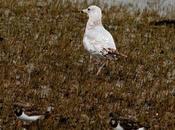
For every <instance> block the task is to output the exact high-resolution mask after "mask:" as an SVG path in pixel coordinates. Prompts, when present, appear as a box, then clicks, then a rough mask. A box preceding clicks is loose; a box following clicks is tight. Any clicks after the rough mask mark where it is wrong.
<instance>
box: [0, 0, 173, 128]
mask: <svg viewBox="0 0 175 130" xmlns="http://www.w3.org/2000/svg"><path fill="white" fill-rule="evenodd" d="M17 3H18V2H16V1H13V0H8V1H6V2H0V7H1V8H0V21H1V22H0V36H1V37H2V38H3V39H1V41H0V72H1V73H0V92H1V94H0V99H1V100H2V101H1V104H0V105H1V106H2V107H0V127H2V128H4V129H14V128H15V121H16V120H17V119H16V117H15V115H14V113H13V110H12V104H13V103H14V102H17V101H19V102H29V103H32V104H35V105H36V106H37V107H39V108H41V109H43V110H44V109H45V108H46V107H47V106H48V105H49V104H52V105H53V106H54V108H55V109H54V113H53V117H52V120H48V121H44V122H43V123H42V124H41V126H40V127H41V129H81V130H82V129H85V130H87V129H94V130H103V129H104V130H106V129H110V127H109V125H108V114H109V112H118V113H120V114H121V115H122V116H124V117H129V116H131V117H132V118H133V119H136V120H138V121H140V122H147V123H149V124H150V126H151V129H152V130H154V129H157V130H160V129H161V130H167V129H168V130H173V129H174V128H175V123H174V122H175V112H174V110H175V103H174V102H175V97H174V95H175V94H174V93H175V44H174V43H175V37H174V34H175V28H174V27H166V26H161V27H155V26H150V25H149V24H148V23H149V21H150V19H151V20H152V19H157V18H159V17H158V16H157V15H156V14H155V13H144V14H143V15H142V16H141V17H140V18H136V17H137V16H138V15H137V14H135V15H130V14H129V13H128V12H127V11H126V9H123V8H121V7H112V8H110V9H109V10H105V11H104V12H103V13H104V17H103V23H104V25H105V27H106V28H107V29H108V30H109V31H110V32H111V33H112V34H113V36H114V39H115V40H116V41H118V48H119V50H120V51H121V52H123V53H125V54H127V55H128V58H127V59H119V60H118V61H116V62H111V63H110V64H109V66H107V67H106V68H105V69H103V70H102V73H101V75H100V76H98V77H97V76H95V75H94V74H95V72H96V70H93V71H91V70H90V67H91V65H89V57H88V54H87V53H85V51H84V49H83V46H82V37H83V33H84V28H85V23H86V20H87V18H86V17H85V16H83V15H82V14H80V13H79V10H80V9H79V8H77V7H76V5H71V4H70V3H65V4H64V5H62V4H61V3H57V4H50V5H46V6H42V4H41V5H37V3H36V2H34V1H29V2H28V3H24V5H22V6H21V5H18V4H17ZM86 6H87V5H86V3H84V4H83V5H82V7H86ZM60 118H61V120H60ZM62 118H63V119H62ZM64 118H68V121H65V120H64Z"/></svg>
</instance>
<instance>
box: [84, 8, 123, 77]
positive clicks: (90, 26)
mask: <svg viewBox="0 0 175 130" xmlns="http://www.w3.org/2000/svg"><path fill="white" fill-rule="evenodd" d="M82 12H83V13H86V14H87V15H88V16H89V19H88V22H87V24H86V29H85V34H84V38H83V45H84V48H85V49H86V50H87V51H88V52H89V53H90V55H92V56H95V57H101V58H106V59H110V60H112V59H116V56H117V55H121V56H124V57H126V55H124V54H121V53H119V52H118V50H117V48H116V45H115V42H114V39H113V37H112V35H111V34H110V33H109V32H108V31H107V30H106V29H105V28H104V27H103V25H102V11H101V9H100V8H99V7H97V6H95V5H92V6H90V7H88V8H87V9H83V10H82ZM105 64H106V62H105V63H104V64H102V66H101V67H100V68H99V69H98V71H97V75H98V74H99V73H100V71H101V69H102V68H103V66H104V65H105Z"/></svg>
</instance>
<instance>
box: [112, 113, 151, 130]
mask: <svg viewBox="0 0 175 130" xmlns="http://www.w3.org/2000/svg"><path fill="white" fill-rule="evenodd" d="M109 117H110V122H109V124H110V125H111V127H112V128H113V130H147V129H148V128H149V126H146V125H142V124H140V123H139V122H136V121H133V120H131V119H126V118H121V117H119V116H117V115H116V114H115V113H110V114H109Z"/></svg>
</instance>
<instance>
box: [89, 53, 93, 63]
mask: <svg viewBox="0 0 175 130" xmlns="http://www.w3.org/2000/svg"><path fill="white" fill-rule="evenodd" d="M89 63H90V64H91V63H92V56H91V55H90V56H89Z"/></svg>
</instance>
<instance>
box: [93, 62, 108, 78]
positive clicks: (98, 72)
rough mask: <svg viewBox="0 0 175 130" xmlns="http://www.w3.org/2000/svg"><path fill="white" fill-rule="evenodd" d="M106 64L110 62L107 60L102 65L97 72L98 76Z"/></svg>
mask: <svg viewBox="0 0 175 130" xmlns="http://www.w3.org/2000/svg"><path fill="white" fill-rule="evenodd" d="M106 64H108V61H107V62H106V61H105V62H104V63H103V64H102V65H101V66H100V68H99V69H98V71H97V73H96V75H97V76H98V75H99V74H100V72H101V70H102V68H103V67H104V66H105V65H106Z"/></svg>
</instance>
